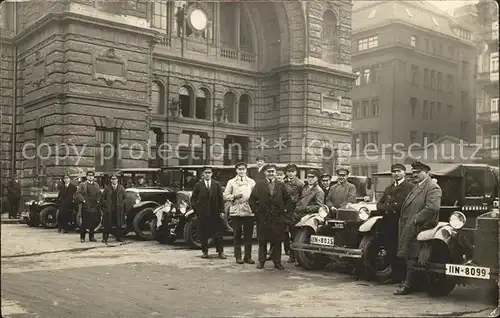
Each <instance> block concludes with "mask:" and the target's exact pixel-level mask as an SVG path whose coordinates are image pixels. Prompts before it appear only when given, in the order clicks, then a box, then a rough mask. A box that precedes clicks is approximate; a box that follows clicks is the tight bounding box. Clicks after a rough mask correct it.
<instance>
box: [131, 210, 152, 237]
mask: <svg viewBox="0 0 500 318" xmlns="http://www.w3.org/2000/svg"><path fill="white" fill-rule="evenodd" d="M153 210H154V209H153V208H145V209H144V210H141V211H139V213H137V214H136V215H135V217H134V221H133V225H134V232H135V235H136V236H137V237H138V238H139V239H141V240H143V241H151V240H153V235H152V233H151V221H153V219H154V214H153Z"/></svg>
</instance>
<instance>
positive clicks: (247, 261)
mask: <svg viewBox="0 0 500 318" xmlns="http://www.w3.org/2000/svg"><path fill="white" fill-rule="evenodd" d="M244 262H245V263H247V264H255V261H254V260H253V259H251V258H247V259H246V260H245V261H244Z"/></svg>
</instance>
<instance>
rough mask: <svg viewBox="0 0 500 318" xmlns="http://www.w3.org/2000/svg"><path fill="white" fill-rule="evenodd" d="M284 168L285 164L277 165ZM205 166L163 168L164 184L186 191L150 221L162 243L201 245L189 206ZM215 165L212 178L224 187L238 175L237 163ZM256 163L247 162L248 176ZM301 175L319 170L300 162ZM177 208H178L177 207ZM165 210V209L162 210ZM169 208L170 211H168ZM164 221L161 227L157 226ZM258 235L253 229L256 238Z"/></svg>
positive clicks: (227, 221)
mask: <svg viewBox="0 0 500 318" xmlns="http://www.w3.org/2000/svg"><path fill="white" fill-rule="evenodd" d="M277 166H278V167H281V168H284V167H285V166H286V164H277ZM203 167H204V166H201V165H192V166H175V167H166V168H163V169H162V178H163V179H162V184H169V185H171V186H172V187H174V188H176V189H178V190H179V191H184V192H183V199H177V200H171V203H173V205H174V206H172V207H159V208H158V210H156V212H157V213H156V217H155V219H153V221H152V222H151V226H152V229H151V231H152V232H153V233H154V237H155V239H156V240H157V241H159V242H161V243H172V242H174V241H175V240H177V239H179V238H182V239H184V240H185V241H186V243H187V244H188V245H189V246H190V247H191V248H201V244H200V238H199V220H198V216H197V215H196V213H195V212H194V210H193V209H192V208H191V207H190V198H191V193H192V190H193V187H194V185H195V184H196V183H197V182H198V181H199V179H200V178H201V173H202V169H203ZM211 167H212V168H213V172H214V173H213V179H214V180H217V181H218V182H219V183H221V185H222V187H223V188H224V187H225V186H226V184H227V182H228V181H229V180H230V179H231V178H233V177H234V176H235V175H236V172H235V170H234V166H232V165H231V166H211ZM256 169H257V166H256V165H255V164H250V165H248V175H253V173H254V172H255V170H256ZM298 169H299V171H298V177H299V178H301V179H302V180H305V179H306V171H307V169H318V168H317V167H313V166H306V165H298ZM174 207H175V208H174ZM161 211H162V212H161ZM167 211H168V212H167ZM225 212H226V214H225V219H224V222H225V233H224V235H232V232H233V229H232V227H231V218H230V217H229V210H228V208H226V211H225ZM158 224H161V226H158ZM255 236H256V233H255V230H254V237H255Z"/></svg>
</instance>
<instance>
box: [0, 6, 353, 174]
mask: <svg viewBox="0 0 500 318" xmlns="http://www.w3.org/2000/svg"><path fill="white" fill-rule="evenodd" d="M351 6H352V4H351V1H350V0H342V1H322V2H311V1H283V2H272V1H269V2H261V1H245V2H213V3H212V2H190V1H156V2H155V1H151V2H150V1H138V0H129V1H118V2H115V1H109V2H107V1H93V0H72V1H70V0H68V1H30V2H26V3H17V4H14V3H2V29H3V30H5V31H6V32H2V38H1V48H2V52H1V53H2V54H1V59H2V61H1V64H2V74H3V78H2V82H3V85H2V91H5V94H4V96H3V98H2V101H1V102H2V104H1V109H2V162H1V164H2V174H3V175H4V176H7V175H9V174H10V173H12V171H13V170H16V171H22V172H23V177H24V178H27V179H29V178H30V177H32V176H34V175H36V174H37V173H40V172H42V173H45V174H47V175H50V176H60V175H62V174H63V173H64V172H66V171H68V172H72V171H74V170H79V169H83V170H87V169H96V170H97V171H99V170H100V171H104V170H109V169H113V168H126V167H147V166H161V165H165V164H166V165H175V164H230V163H234V162H235V161H238V160H240V159H242V160H247V161H253V160H255V158H256V156H264V157H266V158H267V160H268V161H273V162H294V163H310V164H324V165H325V167H326V168H327V169H332V166H333V165H334V164H336V161H338V160H341V159H342V158H348V156H349V153H348V149H347V148H348V147H349V143H350V134H351V95H350V94H351V93H350V91H351V85H352V81H353V79H354V76H353V75H352V69H351V54H350V50H351V43H350V40H349V39H350V35H351ZM43 145H45V146H43ZM66 145H68V147H67V146H66ZM165 145H167V146H166V147H165ZM235 145H236V146H235ZM160 146H161V147H160ZM36 149H38V152H39V154H41V156H34V153H35V152H36ZM141 149H142V150H145V149H147V150H149V151H142V152H141V151H140V150H141ZM159 149H160V150H162V151H160V152H158V151H159ZM229 149H233V151H232V152H230V151H229ZM165 150H170V151H169V152H168V153H169V154H167V155H165V153H166V152H165ZM160 153H161V154H163V155H162V156H159V154H160ZM56 154H59V157H58V156H56ZM113 154H115V155H113ZM238 157H240V158H238ZM79 171H81V170H79Z"/></svg>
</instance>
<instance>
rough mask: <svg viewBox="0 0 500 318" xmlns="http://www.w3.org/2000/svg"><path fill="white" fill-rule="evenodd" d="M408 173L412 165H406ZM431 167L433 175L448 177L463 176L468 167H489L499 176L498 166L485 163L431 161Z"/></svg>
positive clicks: (378, 173)
mask: <svg viewBox="0 0 500 318" xmlns="http://www.w3.org/2000/svg"><path fill="white" fill-rule="evenodd" d="M405 167H406V173H407V174H410V173H411V165H405ZM429 167H431V171H430V174H431V175H433V176H448V177H457V178H460V177H463V172H464V169H466V168H489V169H491V170H492V171H493V173H494V174H495V175H496V177H497V178H498V176H499V169H498V167H493V166H490V165H487V164H483V163H430V164H429ZM390 174H391V171H390V170H386V171H381V172H377V173H374V174H373V175H374V176H387V175H390Z"/></svg>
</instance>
